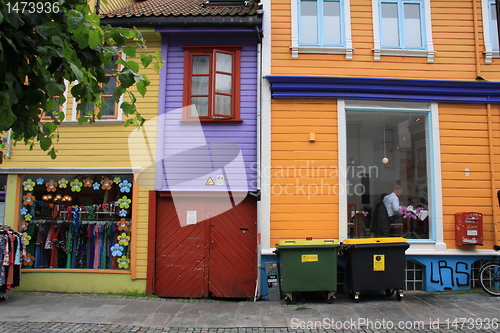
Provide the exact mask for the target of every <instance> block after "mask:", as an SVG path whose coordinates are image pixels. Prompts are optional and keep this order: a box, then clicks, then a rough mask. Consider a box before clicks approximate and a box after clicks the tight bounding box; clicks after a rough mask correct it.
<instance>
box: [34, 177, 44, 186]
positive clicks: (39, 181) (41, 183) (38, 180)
mask: <svg viewBox="0 0 500 333" xmlns="http://www.w3.org/2000/svg"><path fill="white" fill-rule="evenodd" d="M43 183H45V180H44V179H43V178H42V177H39V178H37V180H36V184H37V185H43Z"/></svg>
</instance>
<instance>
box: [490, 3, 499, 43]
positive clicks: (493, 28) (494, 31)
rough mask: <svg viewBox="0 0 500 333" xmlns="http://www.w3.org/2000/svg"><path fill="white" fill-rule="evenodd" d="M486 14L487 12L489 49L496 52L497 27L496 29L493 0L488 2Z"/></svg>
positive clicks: (495, 12) (495, 13)
mask: <svg viewBox="0 0 500 333" xmlns="http://www.w3.org/2000/svg"><path fill="white" fill-rule="evenodd" d="M488 12H489V18H490V19H489V20H488V22H489V25H490V37H491V38H490V39H491V48H492V49H493V51H498V50H499V47H498V27H497V11H496V5H495V0H489V1H488Z"/></svg>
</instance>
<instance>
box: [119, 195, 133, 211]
mask: <svg viewBox="0 0 500 333" xmlns="http://www.w3.org/2000/svg"><path fill="white" fill-rule="evenodd" d="M131 202H132V200H130V199H129V198H127V196H125V195H124V196H123V197H121V198H120V199H118V204H119V205H120V208H129V207H130V203H131Z"/></svg>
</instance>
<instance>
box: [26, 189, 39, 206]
mask: <svg viewBox="0 0 500 333" xmlns="http://www.w3.org/2000/svg"><path fill="white" fill-rule="evenodd" d="M35 200H36V199H35V197H34V196H33V195H32V194H31V193H29V192H28V193H27V194H26V195H24V196H23V204H24V205H29V206H33V202H35Z"/></svg>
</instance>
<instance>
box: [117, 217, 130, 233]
mask: <svg viewBox="0 0 500 333" xmlns="http://www.w3.org/2000/svg"><path fill="white" fill-rule="evenodd" d="M116 225H117V227H118V230H119V231H128V229H129V225H130V221H125V219H124V218H122V219H120V221H118V222H116Z"/></svg>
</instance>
